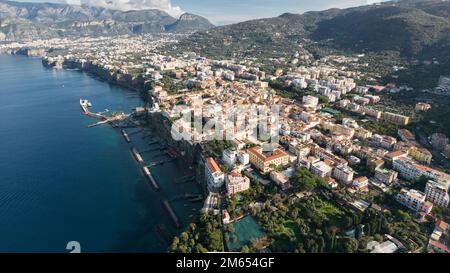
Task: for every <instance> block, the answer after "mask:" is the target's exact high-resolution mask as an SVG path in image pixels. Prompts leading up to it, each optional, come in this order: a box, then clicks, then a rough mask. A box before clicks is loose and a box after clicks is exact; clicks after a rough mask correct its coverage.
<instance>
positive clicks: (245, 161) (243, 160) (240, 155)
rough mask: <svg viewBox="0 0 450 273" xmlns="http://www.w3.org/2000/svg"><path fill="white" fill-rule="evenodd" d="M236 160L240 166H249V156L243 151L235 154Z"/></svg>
mask: <svg viewBox="0 0 450 273" xmlns="http://www.w3.org/2000/svg"><path fill="white" fill-rule="evenodd" d="M237 159H238V160H239V162H240V163H241V164H242V165H248V164H250V155H249V154H248V153H246V152H244V151H239V152H238V154H237Z"/></svg>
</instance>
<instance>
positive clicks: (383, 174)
mask: <svg viewBox="0 0 450 273" xmlns="http://www.w3.org/2000/svg"><path fill="white" fill-rule="evenodd" d="M397 176H398V173H397V172H396V171H393V170H388V169H382V168H378V169H375V178H376V179H377V180H378V181H380V182H382V183H384V184H387V185H389V184H391V183H392V182H394V181H395V180H396V179H397Z"/></svg>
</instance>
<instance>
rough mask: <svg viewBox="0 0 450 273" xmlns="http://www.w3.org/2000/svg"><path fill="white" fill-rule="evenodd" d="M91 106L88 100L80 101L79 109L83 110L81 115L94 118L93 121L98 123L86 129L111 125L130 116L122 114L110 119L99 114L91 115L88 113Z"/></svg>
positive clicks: (91, 113)
mask: <svg viewBox="0 0 450 273" xmlns="http://www.w3.org/2000/svg"><path fill="white" fill-rule="evenodd" d="M90 106H91V104H90V102H89V101H88V100H83V99H80V107H81V109H82V110H83V114H84V115H86V116H88V117H91V118H95V119H99V120H100V121H99V122H97V123H94V124H91V125H89V126H88V128H91V127H94V126H99V125H103V124H106V123H112V122H114V121H122V120H125V119H127V118H128V117H129V116H130V115H126V114H124V113H120V114H117V115H114V116H111V117H106V116H104V115H102V114H100V113H93V112H91V111H89V107H90Z"/></svg>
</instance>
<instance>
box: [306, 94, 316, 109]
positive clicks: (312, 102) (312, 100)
mask: <svg viewBox="0 0 450 273" xmlns="http://www.w3.org/2000/svg"><path fill="white" fill-rule="evenodd" d="M302 102H303V105H304V106H305V107H312V108H316V107H317V105H318V104H319V98H318V97H314V96H310V95H308V96H303V98H302Z"/></svg>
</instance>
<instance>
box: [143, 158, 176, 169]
mask: <svg viewBox="0 0 450 273" xmlns="http://www.w3.org/2000/svg"><path fill="white" fill-rule="evenodd" d="M174 159H175V158H171V159H166V160H159V161H153V162H152V163H150V165H148V167H155V166H158V165H164V164H166V163H169V162H171V161H174Z"/></svg>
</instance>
